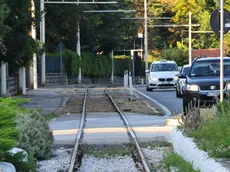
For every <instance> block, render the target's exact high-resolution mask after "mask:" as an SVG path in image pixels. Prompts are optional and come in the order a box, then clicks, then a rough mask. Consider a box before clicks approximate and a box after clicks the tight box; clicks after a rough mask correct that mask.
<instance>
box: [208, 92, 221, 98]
mask: <svg viewBox="0 0 230 172" xmlns="http://www.w3.org/2000/svg"><path fill="white" fill-rule="evenodd" d="M219 94H220V92H207V93H206V96H208V97H217V96H219Z"/></svg>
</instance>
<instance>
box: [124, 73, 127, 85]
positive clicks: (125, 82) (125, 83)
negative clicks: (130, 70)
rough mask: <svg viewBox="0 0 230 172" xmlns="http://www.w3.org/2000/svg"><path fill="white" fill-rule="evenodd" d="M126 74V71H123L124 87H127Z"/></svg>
mask: <svg viewBox="0 0 230 172" xmlns="http://www.w3.org/2000/svg"><path fill="white" fill-rule="evenodd" d="M126 75H127V71H125V72H124V88H127V81H126Z"/></svg>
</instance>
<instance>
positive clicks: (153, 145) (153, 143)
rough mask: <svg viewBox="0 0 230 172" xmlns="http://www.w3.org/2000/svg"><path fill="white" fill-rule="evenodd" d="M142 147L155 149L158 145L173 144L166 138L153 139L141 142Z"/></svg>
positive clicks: (168, 145)
mask: <svg viewBox="0 0 230 172" xmlns="http://www.w3.org/2000/svg"><path fill="white" fill-rule="evenodd" d="M141 147H142V148H150V149H154V148H158V147H172V144H171V143H169V142H167V141H165V140H155V141H151V142H144V143H141Z"/></svg>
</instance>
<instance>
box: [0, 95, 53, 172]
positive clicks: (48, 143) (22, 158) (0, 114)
mask: <svg viewBox="0 0 230 172" xmlns="http://www.w3.org/2000/svg"><path fill="white" fill-rule="evenodd" d="M26 101H28V100H27V99H21V98H0V109H1V110H0V145H1V146H0V161H6V162H10V163H12V164H13V165H14V166H15V168H16V170H17V171H18V172H27V171H35V168H36V160H40V159H47V158H49V157H50V156H51V154H52V145H53V136H52V133H51V132H50V130H49V126H48V123H47V120H46V119H45V117H43V115H42V114H41V113H40V112H39V111H37V110H27V109H24V108H21V107H20V104H21V103H24V102H26ZM12 148H20V149H23V150H25V151H26V152H27V154H25V153H22V152H20V153H16V154H11V153H9V151H10V150H11V149H12Z"/></svg>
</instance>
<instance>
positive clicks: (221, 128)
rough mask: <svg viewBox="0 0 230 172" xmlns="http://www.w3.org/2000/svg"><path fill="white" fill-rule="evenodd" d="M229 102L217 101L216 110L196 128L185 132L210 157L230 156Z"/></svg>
mask: <svg viewBox="0 0 230 172" xmlns="http://www.w3.org/2000/svg"><path fill="white" fill-rule="evenodd" d="M229 105H230V102H228V101H223V102H222V103H218V104H217V105H216V106H217V112H216V114H213V116H212V117H209V118H207V119H206V120H205V121H203V122H202V123H201V125H200V127H199V128H198V129H193V130H188V131H186V134H188V136H190V137H194V138H195V142H196V143H197V145H198V147H199V148H200V149H202V150H204V151H206V152H208V154H209V155H210V156H212V157H217V158H230V137H226V136H228V135H229V131H230V111H229V110H230V108H229V107H230V106H229Z"/></svg>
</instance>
